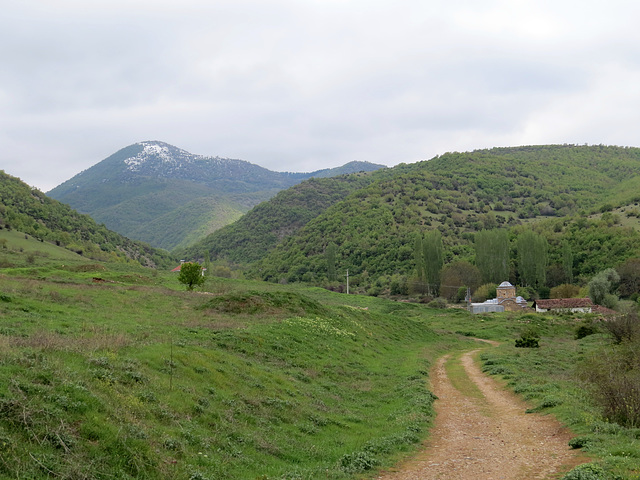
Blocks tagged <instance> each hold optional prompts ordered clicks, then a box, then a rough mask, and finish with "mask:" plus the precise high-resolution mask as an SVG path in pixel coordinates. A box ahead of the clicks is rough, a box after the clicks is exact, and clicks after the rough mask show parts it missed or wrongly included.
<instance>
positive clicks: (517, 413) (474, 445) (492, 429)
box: [378, 350, 589, 480]
mask: <svg viewBox="0 0 640 480" xmlns="http://www.w3.org/2000/svg"><path fill="white" fill-rule="evenodd" d="M478 351H479V350H474V351H471V352H467V353H465V354H463V355H462V357H461V358H460V360H459V361H460V362H461V363H462V365H463V367H464V371H465V372H466V376H467V377H466V378H465V379H462V381H465V382H466V381H468V382H472V384H473V385H475V386H476V387H477V388H478V389H479V390H480V392H481V393H482V396H481V397H478V396H477V395H474V396H473V397H471V396H467V395H465V394H464V393H462V392H461V391H460V390H458V389H456V388H455V387H454V386H453V384H452V382H451V379H450V378H448V376H447V371H446V369H445V364H446V362H447V361H448V360H449V356H446V357H443V358H441V359H440V360H439V361H438V363H437V364H436V366H435V367H434V369H433V370H432V372H431V388H432V391H433V392H434V393H435V394H436V395H437V396H438V400H437V401H436V403H435V410H436V421H435V425H434V427H433V429H432V432H431V438H430V439H429V440H428V441H427V443H426V444H425V449H424V450H423V451H422V452H421V453H419V454H418V455H417V456H415V457H414V458H412V459H411V460H409V461H407V462H406V463H403V464H401V465H399V466H398V467H396V468H395V469H394V470H393V471H389V472H386V473H385V474H383V475H380V476H379V477H378V479H381V480H427V479H428V480H431V479H443V480H445V479H446V480H455V479H459V480H463V479H473V480H499V479H504V480H516V479H517V480H520V479H550V478H560V477H561V476H562V474H563V473H566V472H567V471H568V470H570V469H571V468H573V467H574V466H576V465H578V464H580V463H585V462H588V461H589V459H588V458H587V457H586V456H584V455H582V454H581V453H580V452H577V451H575V450H572V449H571V448H570V447H569V446H568V442H569V440H570V438H571V437H572V435H571V433H570V432H569V431H568V430H567V429H566V428H564V427H563V426H562V425H560V423H559V422H558V421H557V420H556V419H555V418H554V417H552V416H551V415H540V414H526V413H525V410H526V409H527V408H528V406H527V405H526V404H525V403H524V402H523V401H522V400H521V399H519V398H518V397H517V396H516V395H514V394H513V393H511V392H508V391H506V390H505V389H504V388H503V387H501V386H500V385H499V384H498V383H497V382H496V381H495V380H494V379H492V378H490V377H488V376H487V375H485V374H484V373H483V372H482V371H481V370H480V368H479V367H478V366H477V365H476V363H475V362H474V360H473V356H474V355H475V354H476V353H477V352H478ZM460 381H461V380H460V379H457V382H460ZM464 390H465V391H469V390H475V389H474V388H471V389H464ZM476 392H477V390H476Z"/></svg>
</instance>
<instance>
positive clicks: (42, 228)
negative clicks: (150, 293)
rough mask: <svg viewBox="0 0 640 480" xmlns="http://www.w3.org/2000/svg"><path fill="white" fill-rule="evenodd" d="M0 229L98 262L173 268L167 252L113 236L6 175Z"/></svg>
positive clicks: (1, 178)
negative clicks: (135, 262) (58, 246)
mask: <svg viewBox="0 0 640 480" xmlns="http://www.w3.org/2000/svg"><path fill="white" fill-rule="evenodd" d="M0 228H6V229H13V230H17V231H20V232H23V233H25V234H28V235H31V236H32V237H34V238H36V239H38V240H41V241H46V242H52V243H56V244H58V245H60V246H63V247H65V248H67V249H69V250H73V251H74V252H77V253H80V254H82V255H84V256H86V257H88V258H92V259H96V260H104V261H115V262H126V261H130V260H135V261H138V262H139V263H140V264H142V265H143V266H149V267H156V266H162V267H166V266H169V265H171V264H173V260H172V258H171V257H170V255H169V254H167V253H166V252H163V251H160V250H157V249H155V248H152V247H150V246H149V245H146V244H143V243H141V242H135V241H132V240H129V239H128V238H126V237H123V236H122V235H120V234H118V233H115V232H112V231H110V230H108V229H107V228H106V227H105V226H104V225H98V224H97V223H96V222H95V221H94V220H93V219H92V218H90V217H89V216H88V215H82V214H80V213H78V212H76V211H75V210H73V209H71V208H70V207H69V206H68V205H65V204H63V203H60V202H58V201H57V200H53V199H52V198H49V197H47V196H46V195H45V194H43V193H42V192H40V191H39V190H36V189H32V188H31V187H30V186H29V185H27V184H26V183H24V182H22V181H21V180H20V179H18V178H16V177H12V176H11V175H7V174H6V173H5V172H3V171H0Z"/></svg>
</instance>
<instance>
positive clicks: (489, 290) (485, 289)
mask: <svg viewBox="0 0 640 480" xmlns="http://www.w3.org/2000/svg"><path fill="white" fill-rule="evenodd" d="M496 288H497V285H496V284H495V283H485V284H484V285H480V286H479V287H478V288H477V289H476V291H475V292H473V295H472V296H471V300H473V301H474V302H478V303H481V302H484V301H485V300H487V299H490V298H496V295H497V294H496Z"/></svg>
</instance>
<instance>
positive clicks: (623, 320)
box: [603, 312, 640, 344]
mask: <svg viewBox="0 0 640 480" xmlns="http://www.w3.org/2000/svg"><path fill="white" fill-rule="evenodd" d="M603 325H604V328H605V330H606V331H607V332H608V333H609V335H611V337H612V338H613V341H614V342H615V343H616V344H620V343H622V342H623V341H633V340H635V339H638V340H640V320H638V314H637V313H635V312H629V313H627V314H625V315H620V316H617V317H614V318H611V319H609V320H607V321H606V322H604V323H603Z"/></svg>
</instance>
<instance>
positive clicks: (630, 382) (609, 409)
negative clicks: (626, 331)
mask: <svg viewBox="0 0 640 480" xmlns="http://www.w3.org/2000/svg"><path fill="white" fill-rule="evenodd" d="M639 346H640V341H637V340H636V341H632V342H629V341H627V342H624V343H622V344H621V345H618V346H616V347H615V348H612V347H608V348H604V349H602V350H600V351H599V352H597V353H596V354H595V355H593V356H592V357H591V358H589V359H588V360H586V361H585V362H584V363H583V365H582V366H581V376H582V378H583V379H584V380H585V381H587V382H588V383H590V384H591V385H592V387H593V392H594V398H595V400H596V402H597V403H598V404H599V405H600V407H601V408H602V413H603V415H604V417H605V418H606V419H607V420H609V421H611V422H615V423H617V424H619V425H624V426H628V427H638V426H640V372H639V371H638V368H637V365H638V364H640V349H639Z"/></svg>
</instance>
